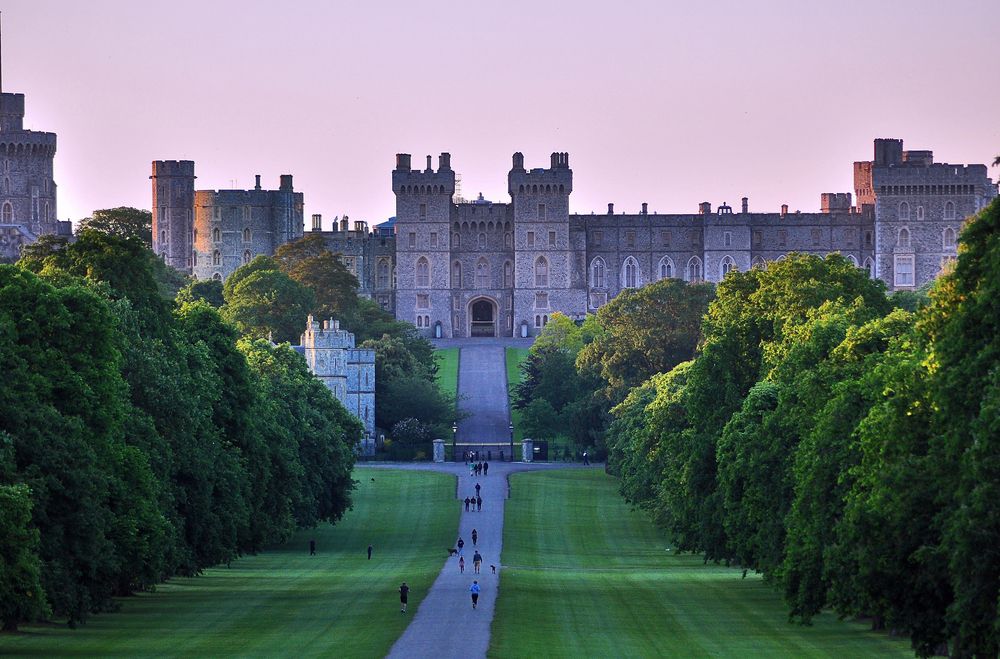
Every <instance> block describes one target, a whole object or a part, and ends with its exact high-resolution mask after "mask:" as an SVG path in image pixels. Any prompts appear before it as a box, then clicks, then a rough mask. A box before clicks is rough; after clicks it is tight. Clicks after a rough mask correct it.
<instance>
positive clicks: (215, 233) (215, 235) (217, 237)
mask: <svg viewBox="0 0 1000 659" xmlns="http://www.w3.org/2000/svg"><path fill="white" fill-rule="evenodd" d="M221 240H222V232H221V231H220V230H219V227H215V228H214V229H212V242H216V243H217V242H219V241H221Z"/></svg>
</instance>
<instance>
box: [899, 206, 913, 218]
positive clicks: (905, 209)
mask: <svg viewBox="0 0 1000 659" xmlns="http://www.w3.org/2000/svg"><path fill="white" fill-rule="evenodd" d="M899 219H900V220H902V221H906V220H909V219H910V205H909V204H908V203H906V202H905V201H901V202H900V203H899Z"/></svg>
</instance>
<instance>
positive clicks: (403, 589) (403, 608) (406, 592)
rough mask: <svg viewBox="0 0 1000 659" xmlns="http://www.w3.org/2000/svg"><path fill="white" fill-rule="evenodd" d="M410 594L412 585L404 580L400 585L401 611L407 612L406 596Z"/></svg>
mask: <svg viewBox="0 0 1000 659" xmlns="http://www.w3.org/2000/svg"><path fill="white" fill-rule="evenodd" d="M409 594H410V587H409V586H407V585H406V582H405V581H404V582H403V584H402V585H401V586H400V587H399V612H400V613H406V597H407V595H409Z"/></svg>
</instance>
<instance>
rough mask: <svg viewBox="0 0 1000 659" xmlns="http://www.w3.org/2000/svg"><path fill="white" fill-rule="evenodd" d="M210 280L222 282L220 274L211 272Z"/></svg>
mask: <svg viewBox="0 0 1000 659" xmlns="http://www.w3.org/2000/svg"><path fill="white" fill-rule="evenodd" d="M212 279H214V280H215V281H222V273H221V272H213V273H212Z"/></svg>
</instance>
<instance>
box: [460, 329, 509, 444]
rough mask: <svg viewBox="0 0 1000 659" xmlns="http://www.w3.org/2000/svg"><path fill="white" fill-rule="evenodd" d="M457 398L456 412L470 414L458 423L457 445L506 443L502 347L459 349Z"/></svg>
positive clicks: (505, 372)
mask: <svg viewBox="0 0 1000 659" xmlns="http://www.w3.org/2000/svg"><path fill="white" fill-rule="evenodd" d="M458 396H459V401H458V406H459V409H461V410H462V411H463V412H467V413H468V414H469V416H468V417H466V418H465V419H462V420H461V421H459V422H458V441H460V442H471V443H477V442H478V443H483V444H487V443H490V444H492V443H501V444H506V443H507V442H508V441H509V439H510V434H509V431H508V430H507V424H508V423H509V422H510V414H509V411H508V409H507V367H506V362H505V360H504V348H503V346H500V345H495V344H492V343H483V344H473V345H468V344H463V345H462V347H461V352H460V353H459V359H458ZM508 452H509V451H508ZM507 457H508V458H509V457H510V456H507Z"/></svg>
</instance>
